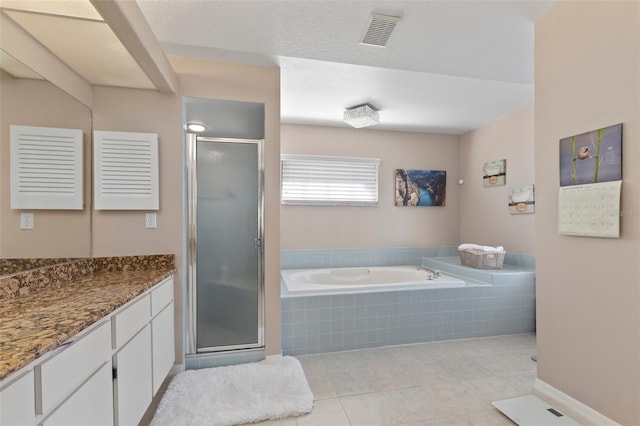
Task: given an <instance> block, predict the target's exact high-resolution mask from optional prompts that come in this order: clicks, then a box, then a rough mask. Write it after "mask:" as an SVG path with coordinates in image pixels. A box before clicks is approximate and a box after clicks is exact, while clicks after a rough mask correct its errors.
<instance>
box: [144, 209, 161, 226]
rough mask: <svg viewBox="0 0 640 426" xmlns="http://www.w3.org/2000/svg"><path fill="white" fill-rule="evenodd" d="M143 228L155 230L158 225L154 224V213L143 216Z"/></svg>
mask: <svg viewBox="0 0 640 426" xmlns="http://www.w3.org/2000/svg"><path fill="white" fill-rule="evenodd" d="M144 226H145V227H146V228H157V227H158V223H157V222H156V213H155V212H151V213H145V214H144Z"/></svg>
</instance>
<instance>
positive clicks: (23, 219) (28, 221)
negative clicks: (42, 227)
mask: <svg viewBox="0 0 640 426" xmlns="http://www.w3.org/2000/svg"><path fill="white" fill-rule="evenodd" d="M20 229H33V213H20Z"/></svg>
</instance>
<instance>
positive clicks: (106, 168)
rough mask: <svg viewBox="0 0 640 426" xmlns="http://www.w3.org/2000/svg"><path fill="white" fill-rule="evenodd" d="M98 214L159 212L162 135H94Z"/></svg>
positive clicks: (115, 133)
mask: <svg viewBox="0 0 640 426" xmlns="http://www.w3.org/2000/svg"><path fill="white" fill-rule="evenodd" d="M93 144H94V153H93V156H94V157H93V158H94V164H93V169H94V194H95V199H94V200H95V208H96V210H158V208H159V204H160V203H159V195H158V193H159V183H158V135H157V134H155V133H130V132H104V131H98V130H96V131H94V132H93Z"/></svg>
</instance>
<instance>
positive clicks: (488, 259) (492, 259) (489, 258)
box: [458, 249, 505, 269]
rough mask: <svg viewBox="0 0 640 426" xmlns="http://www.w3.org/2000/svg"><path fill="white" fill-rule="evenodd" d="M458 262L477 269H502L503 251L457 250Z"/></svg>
mask: <svg viewBox="0 0 640 426" xmlns="http://www.w3.org/2000/svg"><path fill="white" fill-rule="evenodd" d="M458 254H459V255H460V263H462V264H463V265H464V266H470V267H472V268H477V269H502V264H503V263H504V255H505V252H487V251H484V250H473V249H467V250H459V251H458Z"/></svg>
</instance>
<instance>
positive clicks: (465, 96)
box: [137, 0, 554, 134]
mask: <svg viewBox="0 0 640 426" xmlns="http://www.w3.org/2000/svg"><path fill="white" fill-rule="evenodd" d="M137 1H138V4H139V5H140V8H141V9H142V12H143V14H144V15H145V17H146V19H147V20H148V22H149V24H150V26H151V28H152V30H153V31H154V33H155V35H156V37H157V38H158V40H159V41H160V42H161V44H162V45H163V47H164V48H165V51H166V52H167V53H169V54H172V55H183V56H196V57H201V58H208V59H213V60H223V61H236V62H242V63H249V64H257V65H271V66H273V65H279V66H280V67H281V69H282V86H281V90H282V96H281V105H282V121H283V122H291V123H310V124H322V125H335V126H346V125H345V124H344V123H342V121H341V119H342V113H343V111H344V109H345V108H348V107H351V106H355V105H358V104H360V103H363V102H367V101H368V102H370V103H371V104H372V105H374V106H376V107H377V108H379V109H380V124H379V125H377V126H376V127H374V128H379V129H388V130H408V131H424V132H440V133H454V134H459V133H464V132H466V131H468V130H471V129H474V128H477V127H479V126H482V125H483V124H486V123H488V122H491V121H493V120H495V119H497V118H499V117H502V116H504V115H507V114H509V113H511V112H514V111H518V110H520V109H523V108H526V107H527V106H530V105H532V103H533V59H534V58H533V36H534V22H535V20H536V19H537V18H539V17H540V16H541V15H542V14H544V12H546V11H547V10H548V9H549V8H550V7H551V6H552V5H553V4H554V1H544V0H536V1H519V0H512V1H481V0H475V1H474V0H469V1H453V0H447V1H400V0H396V1H360V0H357V1H348V0H343V1H333V0H328V1H327V0H324V1H312V0H311V1H309V0H297V1H293V0H284V1H283V0H277V1H271V0H255V1H249V0H241V1H238V0H236V1H219V0H188V1H180V0H172V1H161V0H137ZM371 12H379V13H386V14H390V15H395V16H401V17H402V20H401V21H400V23H399V24H398V25H397V27H396V29H395V31H394V32H393V34H392V35H391V38H390V40H389V42H388V44H387V47H386V48H379V47H372V46H364V45H361V44H359V43H358V40H359V39H360V37H361V36H362V34H363V31H364V30H365V26H366V25H367V23H368V20H369V16H370V13H371Z"/></svg>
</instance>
